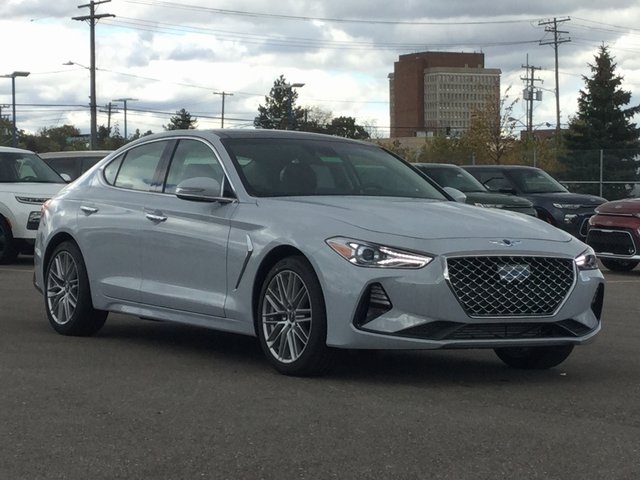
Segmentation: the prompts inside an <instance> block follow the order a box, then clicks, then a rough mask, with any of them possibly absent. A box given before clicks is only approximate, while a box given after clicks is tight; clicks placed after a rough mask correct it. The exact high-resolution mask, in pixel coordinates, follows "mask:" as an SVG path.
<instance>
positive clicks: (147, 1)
mask: <svg viewBox="0 0 640 480" xmlns="http://www.w3.org/2000/svg"><path fill="white" fill-rule="evenodd" d="M127 3H134V4H138V5H150V6H161V7H166V8H176V9H180V10H196V11H204V12H209V13H212V14H217V15H233V16H241V17H258V18H274V19H279V20H296V21H305V22H328V23H360V24H368V25H417V26H423V25H431V26H433V25H443V26H450V25H500V24H509V23H531V22H533V21H535V20H536V19H507V20H476V21H457V22H454V21H439V22H437V21H429V22H426V21H425V22H421V21H408V20H363V19H355V18H328V17H310V16H297V15H282V14H275V13H259V12H247V11H242V10H226V9H222V8H211V7H203V6H200V5H185V4H178V3H174V2H164V1H154V0H127Z"/></svg>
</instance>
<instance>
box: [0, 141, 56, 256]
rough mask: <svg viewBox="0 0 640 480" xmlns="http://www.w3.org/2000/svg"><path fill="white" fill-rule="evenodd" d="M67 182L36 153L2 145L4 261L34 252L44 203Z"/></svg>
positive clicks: (0, 236)
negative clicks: (20, 254) (19, 254)
mask: <svg viewBox="0 0 640 480" xmlns="http://www.w3.org/2000/svg"><path fill="white" fill-rule="evenodd" d="M64 185H65V179H64V178H62V177H61V176H60V175H58V174H57V173H56V172H55V170H53V169H52V168H51V167H50V166H49V165H47V164H46V163H45V162H44V161H43V160H42V159H41V158H40V157H38V155H36V154H35V153H33V152H30V151H29V150H21V149H18V148H10V147H0V263H10V262H13V261H14V260H15V258H16V256H17V255H18V253H31V252H32V251H33V244H34V240H35V236H36V231H37V230H38V224H39V223H40V206H41V205H42V204H43V203H44V202H45V201H46V200H48V199H49V198H50V197H51V196H53V195H54V194H55V193H57V192H58V191H59V190H60V189H61V188H62V187H63V186H64Z"/></svg>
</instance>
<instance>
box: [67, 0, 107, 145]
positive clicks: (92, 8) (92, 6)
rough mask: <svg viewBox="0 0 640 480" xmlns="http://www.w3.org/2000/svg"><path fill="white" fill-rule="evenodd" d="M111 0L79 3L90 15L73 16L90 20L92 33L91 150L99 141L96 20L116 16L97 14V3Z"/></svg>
mask: <svg viewBox="0 0 640 480" xmlns="http://www.w3.org/2000/svg"><path fill="white" fill-rule="evenodd" d="M110 1H111V0H101V1H99V2H94V1H93V0H91V2H89V3H87V4H86V5H78V8H86V7H89V15H84V16H82V17H71V20H79V21H85V20H88V23H89V27H90V35H91V37H90V38H91V45H90V51H91V64H90V67H89V71H90V72H91V89H90V94H89V109H90V110H91V150H95V149H96V146H97V143H98V127H97V120H96V116H97V110H98V107H97V105H96V22H97V21H98V20H100V19H101V18H105V17H115V15H112V14H110V13H103V14H101V15H96V5H100V4H101V3H107V2H110Z"/></svg>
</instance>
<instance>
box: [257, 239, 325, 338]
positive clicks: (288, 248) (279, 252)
mask: <svg viewBox="0 0 640 480" xmlns="http://www.w3.org/2000/svg"><path fill="white" fill-rule="evenodd" d="M287 257H302V258H304V259H305V260H306V261H307V262H308V263H309V266H310V267H311V269H312V270H313V272H314V273H315V274H316V276H317V275H318V274H317V273H316V271H315V268H313V265H312V264H311V262H309V259H308V258H307V257H306V255H305V254H304V253H303V252H302V251H300V250H299V249H298V248H296V247H294V246H292V245H279V246H277V247H275V248H274V249H272V250H271V251H270V252H269V253H267V255H265V257H264V258H263V259H262V263H260V266H259V267H258V270H257V271H256V275H255V277H254V280H253V288H252V291H251V313H252V316H253V329H254V332H255V334H256V336H257V335H258V315H257V312H258V302H259V300H260V290H261V289H262V284H263V283H264V280H265V278H266V277H267V274H268V273H269V270H271V268H273V266H274V265H275V264H276V263H278V262H279V261H280V260H282V259H283V258H287Z"/></svg>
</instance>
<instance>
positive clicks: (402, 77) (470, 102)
mask: <svg viewBox="0 0 640 480" xmlns="http://www.w3.org/2000/svg"><path fill="white" fill-rule="evenodd" d="M500 73H501V72H500V70H499V69H497V68H485V67H484V54H483V53H452V52H421V53H411V54H407V55H400V57H399V59H398V61H397V62H395V63H394V68H393V73H390V74H389V105H390V107H389V108H390V112H389V113H390V116H391V137H413V136H432V135H453V134H456V133H458V132H462V131H464V130H465V129H467V128H468V127H469V122H470V120H471V114H472V112H473V111H475V110H478V109H482V108H484V106H486V104H487V102H490V101H495V102H497V103H499V101H500Z"/></svg>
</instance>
